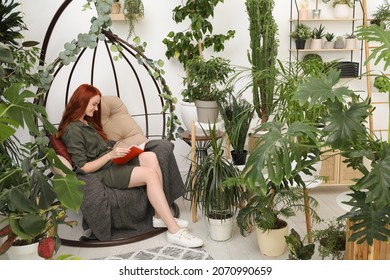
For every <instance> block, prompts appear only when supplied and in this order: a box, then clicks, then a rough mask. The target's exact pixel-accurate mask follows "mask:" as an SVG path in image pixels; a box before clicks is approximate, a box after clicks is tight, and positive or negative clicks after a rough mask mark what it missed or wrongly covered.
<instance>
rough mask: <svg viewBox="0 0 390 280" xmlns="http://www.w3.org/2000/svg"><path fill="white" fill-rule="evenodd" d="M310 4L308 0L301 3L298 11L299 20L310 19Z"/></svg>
mask: <svg viewBox="0 0 390 280" xmlns="http://www.w3.org/2000/svg"><path fill="white" fill-rule="evenodd" d="M308 7H309V3H308V1H307V0H302V1H301V2H300V3H299V10H298V18H299V19H307V18H308V17H309V10H308Z"/></svg>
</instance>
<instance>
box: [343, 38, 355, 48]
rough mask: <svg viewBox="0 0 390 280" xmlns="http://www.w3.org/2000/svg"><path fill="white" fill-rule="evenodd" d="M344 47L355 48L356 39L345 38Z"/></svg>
mask: <svg viewBox="0 0 390 280" xmlns="http://www.w3.org/2000/svg"><path fill="white" fill-rule="evenodd" d="M345 48H346V49H356V39H355V38H352V39H348V38H347V39H345Z"/></svg>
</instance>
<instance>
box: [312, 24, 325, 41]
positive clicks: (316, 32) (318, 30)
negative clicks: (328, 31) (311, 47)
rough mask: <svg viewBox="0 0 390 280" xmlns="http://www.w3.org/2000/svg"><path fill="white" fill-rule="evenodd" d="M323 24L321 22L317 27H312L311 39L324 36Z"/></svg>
mask: <svg viewBox="0 0 390 280" xmlns="http://www.w3.org/2000/svg"><path fill="white" fill-rule="evenodd" d="M324 30H325V26H323V25H322V24H320V26H319V27H318V28H317V27H314V29H313V31H312V34H311V38H312V39H322V38H324V36H325V32H324Z"/></svg>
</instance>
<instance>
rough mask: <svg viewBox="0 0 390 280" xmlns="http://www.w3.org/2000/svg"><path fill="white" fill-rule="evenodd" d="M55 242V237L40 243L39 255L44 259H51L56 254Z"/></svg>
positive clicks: (44, 239)
mask: <svg viewBox="0 0 390 280" xmlns="http://www.w3.org/2000/svg"><path fill="white" fill-rule="evenodd" d="M55 243H56V242H55V240H54V238H53V237H45V238H43V239H42V240H41V241H39V245H38V255H39V256H40V257H42V258H44V259H51V258H52V257H53V254H54V249H55Z"/></svg>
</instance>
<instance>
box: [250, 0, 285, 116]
mask: <svg viewBox="0 0 390 280" xmlns="http://www.w3.org/2000/svg"><path fill="white" fill-rule="evenodd" d="M274 5H275V1H274V0H247V1H246V8H247V13H248V16H249V31H250V48H251V53H250V54H248V57H249V61H250V63H251V64H252V71H253V85H252V86H253V88H252V94H253V104H254V106H255V110H256V113H257V115H258V117H259V118H260V119H261V121H262V122H266V121H268V118H269V116H270V114H271V113H272V110H273V107H274V87H275V78H276V74H277V72H276V68H275V64H276V57H277V54H278V45H279V41H278V39H277V33H278V26H277V24H276V22H275V19H274V17H273V15H272V12H273V8H274Z"/></svg>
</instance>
